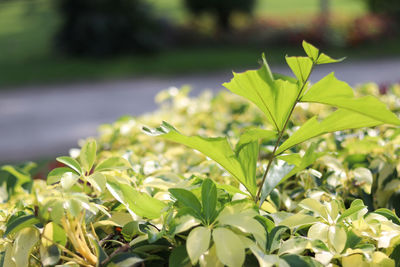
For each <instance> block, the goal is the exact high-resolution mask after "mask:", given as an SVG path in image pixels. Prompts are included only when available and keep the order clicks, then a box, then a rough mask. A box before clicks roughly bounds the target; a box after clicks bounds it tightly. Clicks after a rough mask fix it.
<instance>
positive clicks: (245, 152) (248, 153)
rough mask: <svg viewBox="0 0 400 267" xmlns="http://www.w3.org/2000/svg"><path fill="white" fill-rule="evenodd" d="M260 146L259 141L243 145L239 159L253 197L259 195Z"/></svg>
mask: <svg viewBox="0 0 400 267" xmlns="http://www.w3.org/2000/svg"><path fill="white" fill-rule="evenodd" d="M258 150H259V145H258V142H257V141H254V142H251V143H247V144H246V145H243V146H242V147H241V149H240V151H239V152H238V153H237V157H238V159H239V162H240V164H241V166H242V169H243V172H244V173H245V184H244V185H245V186H246V189H247V190H248V191H249V193H250V194H251V195H252V196H255V195H256V194H257V177H256V171H257V160H258Z"/></svg>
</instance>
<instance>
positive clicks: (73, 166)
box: [56, 156, 82, 175]
mask: <svg viewBox="0 0 400 267" xmlns="http://www.w3.org/2000/svg"><path fill="white" fill-rule="evenodd" d="M56 160H57V161H58V162H61V163H63V164H65V165H67V166H68V167H70V168H71V169H73V170H75V171H76V172H77V173H78V174H80V175H82V168H81V165H80V164H79V163H78V161H76V160H75V159H73V158H71V157H66V156H64V157H58V158H56Z"/></svg>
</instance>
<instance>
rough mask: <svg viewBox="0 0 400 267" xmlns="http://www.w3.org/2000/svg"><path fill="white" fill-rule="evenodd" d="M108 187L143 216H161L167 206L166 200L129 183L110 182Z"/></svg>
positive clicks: (119, 199)
mask: <svg viewBox="0 0 400 267" xmlns="http://www.w3.org/2000/svg"><path fill="white" fill-rule="evenodd" d="M106 187H107V189H108V190H109V192H110V193H111V194H112V195H113V196H114V197H115V199H117V200H118V201H119V202H120V203H122V204H123V205H125V206H126V207H127V208H128V209H130V210H131V211H133V212H134V213H135V214H137V215H139V216H141V217H145V218H148V219H155V218H159V217H160V216H161V214H162V210H163V209H164V208H165V207H166V204H165V203H164V202H162V201H160V200H157V199H155V198H152V197H151V196H149V195H147V194H145V193H141V192H138V191H136V190H135V189H134V188H133V187H131V186H129V185H126V184H121V183H120V184H117V183H115V182H108V183H107V184H106Z"/></svg>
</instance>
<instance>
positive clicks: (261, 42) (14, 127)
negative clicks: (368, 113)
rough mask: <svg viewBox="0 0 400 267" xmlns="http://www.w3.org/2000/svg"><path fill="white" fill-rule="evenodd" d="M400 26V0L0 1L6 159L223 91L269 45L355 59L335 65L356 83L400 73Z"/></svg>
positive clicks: (2, 153) (55, 150) (272, 52)
mask: <svg viewBox="0 0 400 267" xmlns="http://www.w3.org/2000/svg"><path fill="white" fill-rule="evenodd" d="M399 26H400V1H399V0H279V1H277V0H0V139H1V140H0V163H8V162H15V161H21V160H27V159H31V160H36V159H40V158H46V157H53V156H56V155H61V154H66V153H68V148H71V147H73V146H76V143H77V140H78V139H79V138H84V137H87V136H88V135H94V134H95V133H96V128H97V126H99V125H100V124H102V123H111V122H112V121H114V120H116V119H117V118H118V117H119V116H122V115H124V114H133V115H139V114H142V113H144V112H149V111H152V110H154V109H155V108H156V105H155V104H154V103H153V98H154V95H155V94H156V93H157V92H158V91H159V90H162V89H166V88H167V87H169V86H178V87H179V86H182V85H184V84H191V85H193V88H194V89H195V91H196V90H201V89H204V88H212V89H219V88H220V87H219V85H220V84H221V83H223V82H224V81H227V80H228V79H230V76H231V70H235V71H241V70H244V69H246V68H256V67H257V66H258V59H259V58H260V55H261V53H262V52H266V54H267V58H268V60H269V62H270V63H271V64H272V66H276V68H277V70H278V71H283V72H285V71H287V70H285V69H283V67H282V66H283V64H284V55H285V54H289V55H302V54H303V52H302V48H301V41H302V40H307V41H308V42H310V43H312V44H314V45H316V46H317V47H319V48H321V49H322V50H324V51H326V52H327V53H328V54H329V55H331V56H332V57H342V56H347V58H348V59H347V63H343V64H347V65H343V66H342V65H337V66H335V69H337V70H338V72H339V73H340V71H341V73H342V75H343V77H344V78H347V77H349V78H350V81H349V82H350V83H352V84H354V85H355V84H357V83H361V82H368V81H375V82H378V83H381V84H382V86H385V84H386V83H393V82H398V81H400V77H399V75H400V61H399V56H400V27H399ZM341 64H342V63H341ZM330 70H332V68H330ZM318 75H319V74H318V73H317V74H316V77H318ZM321 75H322V73H321V74H320V75H319V76H321ZM345 75H347V76H345ZM339 76H340V75H339ZM339 78H340V77H339Z"/></svg>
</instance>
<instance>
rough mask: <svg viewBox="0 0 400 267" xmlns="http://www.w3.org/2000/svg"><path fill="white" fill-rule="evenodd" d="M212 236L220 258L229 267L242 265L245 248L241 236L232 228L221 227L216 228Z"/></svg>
mask: <svg viewBox="0 0 400 267" xmlns="http://www.w3.org/2000/svg"><path fill="white" fill-rule="evenodd" d="M212 236H213V240H214V242H215V246H216V249H217V256H218V259H219V260H220V261H221V262H222V263H223V264H225V265H227V266H228V267H241V266H242V265H243V263H244V259H245V253H244V249H245V248H244V245H243V243H242V241H241V240H240V238H239V237H238V236H237V235H236V234H235V233H234V232H232V231H231V230H229V229H227V228H221V227H219V228H216V229H214V231H213V233H212Z"/></svg>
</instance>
